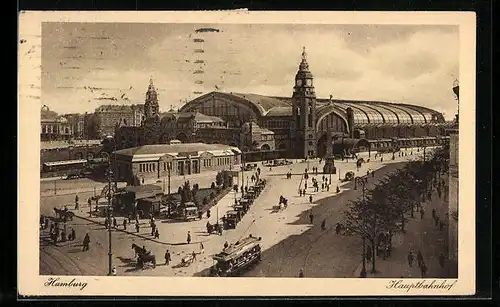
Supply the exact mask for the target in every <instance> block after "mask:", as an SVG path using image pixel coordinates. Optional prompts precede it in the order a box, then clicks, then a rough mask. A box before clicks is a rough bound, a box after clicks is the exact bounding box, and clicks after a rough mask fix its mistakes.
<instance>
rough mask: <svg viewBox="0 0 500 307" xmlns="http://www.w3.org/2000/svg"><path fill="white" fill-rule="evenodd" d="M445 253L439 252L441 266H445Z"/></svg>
mask: <svg viewBox="0 0 500 307" xmlns="http://www.w3.org/2000/svg"><path fill="white" fill-rule="evenodd" d="M444 260H445V259H444V255H443V253H439V265H440V266H441V268H444Z"/></svg>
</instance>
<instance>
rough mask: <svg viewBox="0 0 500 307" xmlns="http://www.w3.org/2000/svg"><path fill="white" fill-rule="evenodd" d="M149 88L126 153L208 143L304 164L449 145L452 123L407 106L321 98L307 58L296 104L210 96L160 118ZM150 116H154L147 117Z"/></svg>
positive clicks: (119, 136) (126, 131)
mask: <svg viewBox="0 0 500 307" xmlns="http://www.w3.org/2000/svg"><path fill="white" fill-rule="evenodd" d="M157 104H158V101H157V95H156V91H155V89H154V85H153V84H152V82H151V84H150V86H149V88H148V92H147V94H146V104H145V112H144V113H145V114H146V120H145V121H144V122H143V124H142V125H141V126H140V127H130V126H128V127H127V126H125V125H122V124H120V125H119V126H118V127H117V129H116V130H115V137H116V138H115V139H116V140H117V142H118V144H119V146H120V147H121V148H126V147H130V146H137V145H141V144H162V143H163V144H165V143H168V142H169V141H170V140H174V139H178V140H180V141H182V142H184V143H190V142H203V143H220V144H227V145H231V146H237V147H239V148H240V149H241V150H243V151H245V152H246V151H263V152H266V151H283V152H293V156H294V157H297V158H305V157H324V156H325V155H327V151H329V150H333V152H334V153H335V152H340V153H344V152H346V151H359V150H367V151H370V150H371V151H387V150H389V149H393V148H395V147H397V148H401V147H421V146H432V145H438V144H441V143H443V142H447V141H448V139H449V138H448V137H447V136H446V127H447V126H449V125H450V123H448V122H446V121H445V119H444V117H443V115H442V114H441V113H439V112H437V111H435V110H432V109H429V108H425V107H421V106H416V105H409V104H403V103H390V102H383V101H354V100H338V99H334V98H333V97H332V96H330V98H328V99H323V98H317V97H316V92H315V87H314V78H313V75H312V73H311V71H310V69H309V64H308V62H307V55H306V52H305V49H304V51H303V52H302V59H301V62H300V64H299V68H298V71H297V73H296V76H295V84H294V85H293V86H292V96H291V97H276V96H265V95H258V94H252V93H233V92H231V93H225V92H211V93H208V94H205V95H202V96H200V97H197V98H196V99H194V100H191V101H189V102H188V103H186V104H185V105H184V106H182V107H181V108H180V109H179V111H178V112H177V113H176V114H174V113H175V112H172V114H167V115H166V116H163V117H162V118H160V115H159V114H158V112H155V110H158V108H157ZM148 108H149V109H150V110H151V111H148Z"/></svg>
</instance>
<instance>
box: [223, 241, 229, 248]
mask: <svg viewBox="0 0 500 307" xmlns="http://www.w3.org/2000/svg"><path fill="white" fill-rule="evenodd" d="M228 246H229V243H227V241H226V242H224V249H226V248H227V247H228Z"/></svg>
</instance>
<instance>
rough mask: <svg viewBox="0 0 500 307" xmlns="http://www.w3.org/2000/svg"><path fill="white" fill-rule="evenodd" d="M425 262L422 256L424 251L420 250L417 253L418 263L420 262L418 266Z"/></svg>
mask: <svg viewBox="0 0 500 307" xmlns="http://www.w3.org/2000/svg"><path fill="white" fill-rule="evenodd" d="M423 262H424V257H423V256H422V252H421V251H418V253H417V264H418V266H419V267H421V266H422V263H423Z"/></svg>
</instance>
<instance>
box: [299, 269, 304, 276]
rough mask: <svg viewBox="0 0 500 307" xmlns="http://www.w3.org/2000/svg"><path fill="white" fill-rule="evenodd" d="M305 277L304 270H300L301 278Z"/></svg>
mask: <svg viewBox="0 0 500 307" xmlns="http://www.w3.org/2000/svg"><path fill="white" fill-rule="evenodd" d="M302 277H304V270H302V269H300V270H299V278H302Z"/></svg>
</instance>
